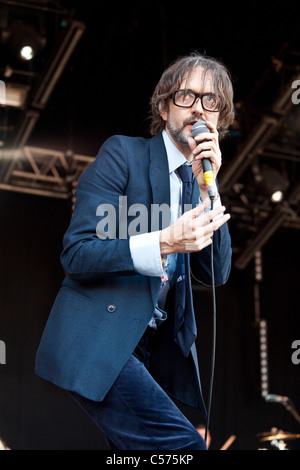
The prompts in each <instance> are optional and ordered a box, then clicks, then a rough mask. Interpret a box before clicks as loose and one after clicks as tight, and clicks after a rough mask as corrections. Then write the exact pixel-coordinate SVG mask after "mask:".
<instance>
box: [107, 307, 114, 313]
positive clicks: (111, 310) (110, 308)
mask: <svg viewBox="0 0 300 470" xmlns="http://www.w3.org/2000/svg"><path fill="white" fill-rule="evenodd" d="M106 310H107V311H108V312H109V313H113V312H114V311H115V310H116V306H115V305H108V306H107V307H106Z"/></svg>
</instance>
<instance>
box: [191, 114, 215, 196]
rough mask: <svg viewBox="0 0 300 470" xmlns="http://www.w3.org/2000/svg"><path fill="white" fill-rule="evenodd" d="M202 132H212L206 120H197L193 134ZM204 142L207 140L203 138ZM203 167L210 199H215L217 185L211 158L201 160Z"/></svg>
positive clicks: (194, 135)
mask: <svg viewBox="0 0 300 470" xmlns="http://www.w3.org/2000/svg"><path fill="white" fill-rule="evenodd" d="M202 132H210V130H209V129H208V127H207V125H206V124H205V122H204V121H197V122H195V124H194V125H193V127H192V136H193V137H194V138H195V137H196V136H197V135H199V134H201V133H202ZM202 142H207V140H206V139H205V140H203V141H202ZM201 163H202V168H203V176H204V180H205V183H206V186H207V191H208V195H209V197H210V199H211V200H212V201H213V200H214V198H215V185H214V174H213V171H212V164H211V161H210V160H209V158H203V159H202V160H201Z"/></svg>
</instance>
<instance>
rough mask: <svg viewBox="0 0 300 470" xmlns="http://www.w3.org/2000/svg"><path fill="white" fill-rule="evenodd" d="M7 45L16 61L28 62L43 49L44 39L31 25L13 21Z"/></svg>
mask: <svg viewBox="0 0 300 470" xmlns="http://www.w3.org/2000/svg"><path fill="white" fill-rule="evenodd" d="M7 43H8V46H9V47H10V49H11V51H12V53H13V54H14V55H15V56H16V57H17V58H18V59H20V60H23V61H30V60H32V59H33V58H34V57H35V56H36V55H37V54H38V53H39V52H40V51H41V50H42V49H43V48H44V47H45V45H46V39H45V37H43V36H42V34H41V33H40V32H39V31H38V30H37V29H36V28H35V27H34V26H33V25H31V24H28V23H25V22H24V21H23V20H13V21H11V24H10V31H9V38H8V41H7Z"/></svg>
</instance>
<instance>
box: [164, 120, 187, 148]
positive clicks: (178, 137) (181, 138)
mask: <svg viewBox="0 0 300 470" xmlns="http://www.w3.org/2000/svg"><path fill="white" fill-rule="evenodd" d="M166 127H167V129H168V131H169V133H170V136H171V137H172V138H173V140H174V142H176V143H177V144H180V145H184V146H186V145H188V138H187V136H186V135H185V133H184V128H185V125H183V126H182V127H177V128H175V127H173V126H172V124H170V122H169V121H168V122H167V125H166Z"/></svg>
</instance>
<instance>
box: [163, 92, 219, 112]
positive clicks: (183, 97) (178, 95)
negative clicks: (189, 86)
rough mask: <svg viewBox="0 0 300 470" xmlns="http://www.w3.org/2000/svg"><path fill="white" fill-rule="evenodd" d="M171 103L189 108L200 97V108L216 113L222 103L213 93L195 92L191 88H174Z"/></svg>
mask: <svg viewBox="0 0 300 470" xmlns="http://www.w3.org/2000/svg"><path fill="white" fill-rule="evenodd" d="M171 97H172V98H173V103H174V104H175V105H176V106H179V107H180V108H191V107H192V106H193V105H194V104H195V102H196V100H197V99H199V98H200V100H201V105H202V108H203V109H205V111H209V112H211V113H216V112H218V111H221V109H222V104H221V102H220V101H219V100H218V98H217V96H216V95H215V94H214V93H196V92H195V91H191V90H184V89H180V90H175V91H174V93H173V94H172V95H171Z"/></svg>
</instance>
